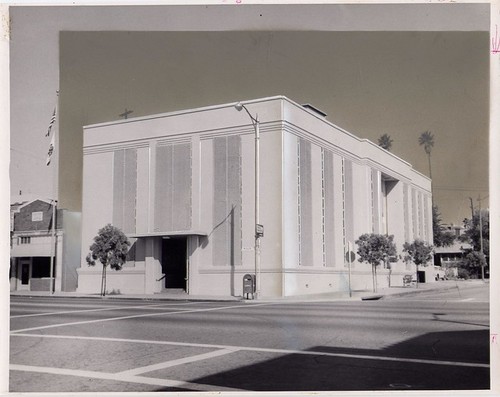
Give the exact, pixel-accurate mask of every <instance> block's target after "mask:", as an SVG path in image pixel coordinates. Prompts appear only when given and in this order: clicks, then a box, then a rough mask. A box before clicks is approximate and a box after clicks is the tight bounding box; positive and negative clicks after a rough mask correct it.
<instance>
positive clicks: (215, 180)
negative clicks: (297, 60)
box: [78, 96, 434, 297]
mask: <svg viewBox="0 0 500 397" xmlns="http://www.w3.org/2000/svg"><path fill="white" fill-rule="evenodd" d="M244 104H245V106H246V108H247V109H248V112H249V114H247V113H246V112H245V111H242V112H238V111H237V110H236V108H235V103H231V104H225V105H218V106H211V107H206V108H200V109H191V110H185V111H179V112H172V113H166V114H157V115H152V116H148V117H139V118H133V119H126V120H120V121H114V122H109V123H103V124H98V125H91V126H87V127H85V128H84V148H83V151H84V158H83V198H82V201H83V208H82V259H81V262H82V267H81V268H80V269H78V291H79V292H86V293H90V292H93V293H95V292H98V291H99V290H100V281H101V269H100V268H99V267H98V266H96V267H95V268H94V267H88V266H87V265H86V262H85V256H86V254H87V253H88V247H89V246H90V244H91V243H92V239H93V237H94V236H95V235H96V233H97V231H98V229H100V228H101V227H103V226H104V225H105V224H107V223H112V224H114V225H115V226H118V227H120V228H121V229H122V230H123V231H124V232H125V233H126V234H127V235H128V236H129V237H130V238H131V241H132V242H133V243H134V244H133V248H132V250H131V253H130V260H129V261H128V262H127V264H126V265H125V266H124V268H123V269H122V270H121V271H109V272H108V278H107V286H108V293H109V292H111V293H112V292H115V293H124V294H127V293H148V294H150V293H161V292H162V291H165V290H166V289H169V288H182V289H185V290H186V291H187V292H188V293H189V294H196V295H200V294H205V295H232V296H240V295H242V279H243V276H244V275H245V274H253V273H254V269H255V265H254V236H255V234H254V231H255V218H254V207H255V206H254V204H255V203H254V196H255V188H254V182H255V168H254V166H255V144H254V142H255V141H254V136H255V130H254V125H253V123H252V121H251V118H250V117H249V115H252V117H256V116H257V115H258V116H257V117H258V120H259V122H260V124H259V126H260V162H259V165H260V173H259V176H260V194H259V204H260V223H261V224H262V225H263V226H264V237H263V238H261V266H260V270H259V271H258V275H259V279H260V286H261V294H262V296H263V297H279V296H292V295H302V294H313V293H322V292H335V291H338V292H345V291H348V288H349V285H348V267H347V264H346V263H345V260H344V257H345V250H346V247H347V244H348V242H354V241H355V240H356V239H357V238H358V237H359V236H360V235H361V234H363V233H372V232H373V233H381V234H384V233H387V234H393V235H394V236H395V242H396V244H397V247H398V250H399V252H401V251H402V246H403V243H404V242H406V241H412V240H413V239H415V238H420V239H423V240H425V241H428V242H430V243H432V205H431V202H432V200H431V182H430V180H429V179H428V178H427V177H425V176H424V175H422V174H420V173H419V172H417V171H415V170H414V169H413V168H412V167H411V165H410V164H408V163H407V162H405V161H403V160H402V159H400V158H398V157H396V156H395V155H393V154H391V153H390V152H388V151H386V150H383V149H381V148H380V147H378V146H377V145H375V144H373V143H372V142H370V141H368V140H366V139H359V138H357V137H356V136H354V135H352V134H351V133H349V132H347V131H345V130H343V129H341V128H339V127H337V126H335V125H334V124H332V123H330V122H329V121H327V120H326V118H325V117H324V114H322V113H321V112H318V111H316V110H315V109H314V108H313V107H311V106H308V107H304V106H301V105H298V104H297V103H294V102H293V101H291V100H289V99H287V98H285V97H282V96H278V97H272V98H264V99H258V100H253V101H247V102H245V103H244ZM391 267H392V269H390V270H389V269H383V268H381V269H380V270H379V271H378V277H379V280H378V285H379V287H382V286H385V285H387V284H388V283H389V278H391V284H392V285H402V277H403V275H404V274H410V273H412V272H414V271H415V268H414V266H413V265H410V264H407V263H404V262H402V261H401V260H399V262H397V263H393V264H392V266H391ZM427 279H428V280H430V279H432V280H433V279H434V277H433V276H431V277H427ZM371 286H372V274H371V266H370V265H369V264H366V263H359V262H357V261H355V262H354V263H353V264H352V274H351V288H352V289H354V290H360V289H370V288H371Z"/></svg>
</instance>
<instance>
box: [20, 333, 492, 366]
mask: <svg viewBox="0 0 500 397" xmlns="http://www.w3.org/2000/svg"><path fill="white" fill-rule="evenodd" d="M11 336H21V337H31V338H55V339H75V340H94V341H106V342H125V343H143V344H151V345H171V346H187V347H202V348H212V349H224V350H241V351H253V352H264V353H277V354H301V355H308V356H328V357H342V358H352V359H362V360H378V361H395V362H405V363H416V364H431V365H447V366H455V367H472V368H489V367H490V365H489V364H482V363H467V362H461V361H442V360H426V359H418V358H404V357H389V356H370V355H367V354H347V353H329V352H322V351H304V350H287V349H271V348H265V347H247V346H231V345H212V344H203V343H188V342H170V341H155V340H144V339H123V338H104V337H93V336H71V335H38V334H13V333H11Z"/></svg>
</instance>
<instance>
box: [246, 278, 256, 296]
mask: <svg viewBox="0 0 500 397" xmlns="http://www.w3.org/2000/svg"><path fill="white" fill-rule="evenodd" d="M254 293H255V277H254V275H253V274H245V275H244V276H243V296H245V295H246V298H247V299H248V295H249V294H252V299H253V294H254Z"/></svg>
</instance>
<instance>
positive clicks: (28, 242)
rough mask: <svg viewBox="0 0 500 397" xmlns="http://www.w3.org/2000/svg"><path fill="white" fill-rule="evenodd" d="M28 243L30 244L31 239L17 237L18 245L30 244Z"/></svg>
mask: <svg viewBox="0 0 500 397" xmlns="http://www.w3.org/2000/svg"><path fill="white" fill-rule="evenodd" d="M30 243H31V237H26V236H24V237H23V236H21V237H19V240H18V244H30Z"/></svg>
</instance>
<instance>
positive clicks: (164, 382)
mask: <svg viewBox="0 0 500 397" xmlns="http://www.w3.org/2000/svg"><path fill="white" fill-rule="evenodd" d="M10 370H11V371H26V372H37V373H44V374H52V375H66V376H78V377H83V378H87V379H102V380H112V381H118V382H129V383H141V384H145V385H152V386H164V387H176V388H184V389H192V390H197V391H212V390H213V389H214V388H217V390H218V391H241V390H242V389H234V388H230V387H224V386H215V385H206V384H203V383H191V382H184V381H180V380H171V379H158V378H149V377H145V376H133V375H127V374H125V375H124V374H121V373H118V374H114V373H106V372H97V371H85V370H78V369H65V368H54V367H36V366H32V365H17V364H11V365H10Z"/></svg>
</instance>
